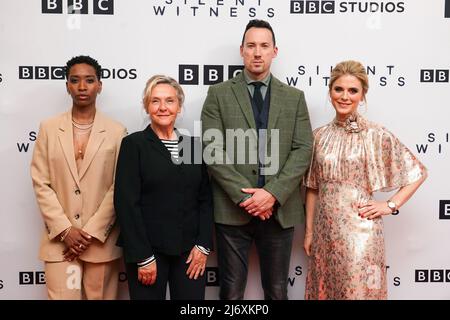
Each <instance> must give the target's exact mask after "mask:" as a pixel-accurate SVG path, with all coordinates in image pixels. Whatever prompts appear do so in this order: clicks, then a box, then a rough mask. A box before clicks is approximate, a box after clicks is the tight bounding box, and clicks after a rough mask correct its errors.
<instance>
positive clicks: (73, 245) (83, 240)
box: [63, 227, 92, 261]
mask: <svg viewBox="0 0 450 320" xmlns="http://www.w3.org/2000/svg"><path fill="white" fill-rule="evenodd" d="M64 243H65V244H66V246H67V248H66V250H64V251H63V255H64V260H66V261H72V260H74V259H75V258H77V257H78V256H79V255H81V254H82V253H83V252H84V251H85V250H86V249H87V248H89V246H90V245H91V243H92V236H91V235H89V234H88V233H87V232H86V231H83V230H82V229H79V228H75V227H71V228H70V231H69V233H68V234H67V236H66V237H65V238H64Z"/></svg>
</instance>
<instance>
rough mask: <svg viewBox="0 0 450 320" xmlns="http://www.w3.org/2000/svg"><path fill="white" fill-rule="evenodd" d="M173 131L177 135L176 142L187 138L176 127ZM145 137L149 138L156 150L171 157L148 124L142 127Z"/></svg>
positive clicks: (168, 157)
mask: <svg viewBox="0 0 450 320" xmlns="http://www.w3.org/2000/svg"><path fill="white" fill-rule="evenodd" d="M174 130H175V133H176V135H177V137H178V142H181V141H183V139H188V137H187V136H185V135H183V134H181V133H180V132H179V131H178V130H177V128H175V129H174ZM144 134H145V137H146V138H147V139H148V140H150V142H151V143H152V145H153V146H154V147H155V149H156V150H158V151H159V152H160V153H161V154H163V155H164V156H165V157H166V158H167V159H169V160H170V159H172V156H171V154H170V152H169V150H167V147H166V146H165V145H164V143H162V141H161V139H159V137H158V136H157V135H156V133H155V131H153V129H152V126H151V125H150V124H149V125H148V126H147V128H145V129H144Z"/></svg>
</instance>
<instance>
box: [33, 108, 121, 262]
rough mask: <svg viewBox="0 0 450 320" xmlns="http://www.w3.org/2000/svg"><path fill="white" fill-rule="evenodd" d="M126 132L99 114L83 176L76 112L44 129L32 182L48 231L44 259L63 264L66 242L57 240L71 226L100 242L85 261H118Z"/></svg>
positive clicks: (83, 257)
mask: <svg viewBox="0 0 450 320" xmlns="http://www.w3.org/2000/svg"><path fill="white" fill-rule="evenodd" d="M125 134H126V129H125V127H124V126H123V125H121V124H119V123H118V122H115V121H113V120H111V119H109V118H107V117H106V116H105V115H103V114H102V113H101V112H100V111H98V110H97V112H96V115H95V119H94V125H93V127H92V131H91V135H90V137H89V142H88V145H87V147H86V152H85V157H84V160H83V165H82V167H81V168H80V171H79V172H78V170H77V166H76V162H75V155H74V148H73V130H72V116H71V110H69V111H68V112H66V113H63V114H61V115H58V116H56V117H53V118H51V119H48V120H46V121H43V122H42V123H41V125H40V129H39V134H38V137H37V140H36V144H35V146H34V152H33V159H32V161H31V177H32V179H33V187H34V191H35V194H36V199H37V202H38V205H39V208H40V211H41V214H42V217H43V219H44V223H45V228H46V230H44V233H43V236H42V239H41V246H40V250H39V258H40V259H41V260H44V261H62V260H63V255H62V252H63V250H64V249H65V245H64V243H62V242H60V241H59V238H58V237H57V236H58V235H59V234H60V233H61V232H62V231H63V230H65V229H66V228H68V227H70V226H75V227H77V228H82V229H83V230H84V231H86V232H87V233H89V234H90V235H92V236H93V237H94V238H95V239H94V241H93V242H92V244H91V246H90V247H89V248H88V249H87V250H86V251H85V252H84V253H83V254H82V255H81V256H80V259H81V260H83V261H87V262H106V261H111V260H114V259H117V258H119V257H120V256H121V255H122V252H121V249H120V248H119V247H117V246H116V240H117V237H118V233H119V230H118V226H117V225H115V219H116V218H115V213H114V207H113V191H114V176H115V167H116V162H117V156H118V154H119V149H120V143H121V141H122V138H123V136H124V135H125Z"/></svg>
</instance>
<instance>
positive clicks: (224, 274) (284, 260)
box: [216, 217, 294, 300]
mask: <svg viewBox="0 0 450 320" xmlns="http://www.w3.org/2000/svg"><path fill="white" fill-rule="evenodd" d="M293 236H294V228H293V227H292V228H287V229H283V228H282V227H281V226H280V225H279V223H278V222H277V221H275V219H273V217H272V218H270V219H269V220H265V221H262V220H260V219H259V218H253V219H252V220H251V221H250V222H249V223H248V224H246V225H243V226H230V225H224V224H218V223H216V238H217V239H216V240H217V257H218V264H219V283H220V299H224V300H242V299H243V298H244V292H245V287H246V284H247V274H248V257H249V251H250V248H251V245H252V243H253V241H255V244H256V249H257V252H258V256H259V265H260V269H261V282H262V287H263V290H264V298H265V299H266V300H287V298H288V296H287V286H288V276H289V263H290V259H291V248H292V240H293Z"/></svg>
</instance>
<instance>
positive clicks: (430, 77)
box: [420, 69, 449, 82]
mask: <svg viewBox="0 0 450 320" xmlns="http://www.w3.org/2000/svg"><path fill="white" fill-rule="evenodd" d="M420 82H449V70H448V69H436V70H434V69H422V70H420Z"/></svg>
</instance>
